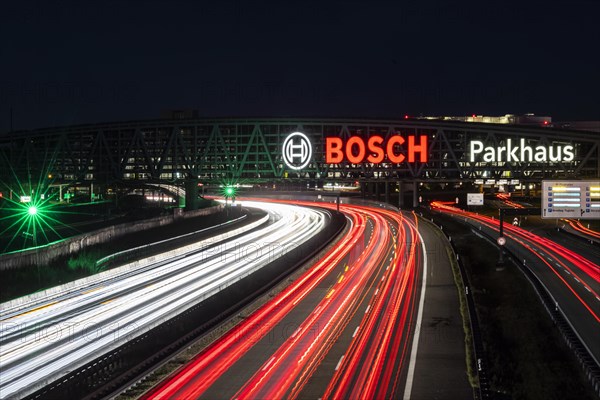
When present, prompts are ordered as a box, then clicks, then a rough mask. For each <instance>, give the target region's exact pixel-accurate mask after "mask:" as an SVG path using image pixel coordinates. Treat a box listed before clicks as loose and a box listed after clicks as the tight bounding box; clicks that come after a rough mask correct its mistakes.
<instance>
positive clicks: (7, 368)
mask: <svg viewBox="0 0 600 400" xmlns="http://www.w3.org/2000/svg"><path fill="white" fill-rule="evenodd" d="M245 205H246V206H248V207H258V208H263V209H265V211H267V213H268V219H270V222H271V223H269V224H263V225H261V226H260V227H257V228H256V229H255V230H252V231H249V232H246V233H244V234H242V235H240V236H237V237H235V238H234V239H232V240H229V241H225V242H224V243H223V244H222V246H225V247H227V248H228V249H229V250H227V251H222V249H223V247H219V249H220V250H219V251H215V250H214V247H199V248H198V251H196V252H194V253H190V254H186V255H181V256H179V257H174V259H173V260H172V261H169V262H161V263H159V264H157V265H153V264H150V265H146V266H145V267H143V268H140V269H139V270H136V271H135V272H134V273H131V272H130V271H128V272H127V273H124V274H123V275H122V276H118V277H115V278H114V279H111V280H109V281H104V282H101V283H98V284H95V285H92V286H87V285H86V286H75V287H74V286H72V285H71V286H69V287H68V288H65V290H64V291H63V292H61V293H60V294H59V295H57V296H55V297H53V298H52V299H46V298H45V299H38V300H34V301H29V302H20V303H19V302H11V303H3V304H2V305H0V370H1V371H2V379H1V382H0V397H2V398H5V397H9V396H17V397H22V396H25V395H27V394H29V393H32V392H34V391H36V390H37V389H40V388H41V387H43V386H45V385H47V384H48V383H50V382H52V381H55V380H57V379H59V378H60V377H61V376H64V375H65V374H67V373H68V372H70V371H72V370H75V369H77V368H79V367H80V366H83V365H85V364H86V363H88V362H90V361H91V360H94V359H96V358H97V357H99V356H101V355H102V354H103V353H106V352H108V351H110V350H112V349H114V348H116V347H118V346H120V345H121V344H123V343H124V342H126V341H128V340H131V339H133V338H134V337H136V336H139V335H141V334H143V333H144V332H146V331H148V330H149V329H150V328H151V327H153V326H156V325H158V324H160V323H162V322H164V321H166V320H168V319H169V318H171V317H173V316H174V315H177V314H178V313H180V312H182V311H184V310H185V309H187V308H188V307H190V306H191V305H193V304H197V303H198V302H200V301H202V300H203V299H206V298H208V297H210V296H212V295H213V294H215V293H217V292H219V291H220V290H222V289H223V288H225V287H228V286H229V285H231V284H233V283H234V282H236V281H238V280H240V279H242V278H244V277H246V276H248V275H250V274H251V273H253V272H254V271H256V270H258V269H259V268H261V267H262V266H264V265H266V264H268V263H269V262H271V261H273V259H274V258H276V257H279V256H281V255H284V251H285V249H291V248H294V247H296V246H299V245H300V244H302V243H304V242H305V241H307V240H308V239H309V238H310V237H312V236H313V235H314V234H315V233H316V232H319V231H320V230H321V229H323V227H324V224H325V223H326V221H327V218H328V217H327V212H325V211H320V210H316V209H309V208H303V207H296V206H292V205H283V204H267V205H266V204H263V203H253V202H248V203H246V204H245ZM265 222H266V221H265ZM273 244H276V246H275V247H273Z"/></svg>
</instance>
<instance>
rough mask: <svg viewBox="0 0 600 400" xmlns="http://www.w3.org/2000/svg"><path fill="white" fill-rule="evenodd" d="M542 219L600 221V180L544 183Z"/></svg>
mask: <svg viewBox="0 0 600 400" xmlns="http://www.w3.org/2000/svg"><path fill="white" fill-rule="evenodd" d="M542 218H580V219H600V180H597V181H542Z"/></svg>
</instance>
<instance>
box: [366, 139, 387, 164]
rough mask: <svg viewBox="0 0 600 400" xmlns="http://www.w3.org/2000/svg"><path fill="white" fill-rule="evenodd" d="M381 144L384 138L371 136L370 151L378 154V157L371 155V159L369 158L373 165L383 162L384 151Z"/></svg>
mask: <svg viewBox="0 0 600 400" xmlns="http://www.w3.org/2000/svg"><path fill="white" fill-rule="evenodd" d="M381 143H383V138H382V137H381V136H371V137H370V138H369V141H368V142H367V145H368V147H369V151H370V152H371V153H375V154H377V155H376V156H373V154H370V155H369V157H367V160H369V162H372V163H373V164H379V163H380V162H382V161H383V149H382V148H381Z"/></svg>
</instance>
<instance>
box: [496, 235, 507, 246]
mask: <svg viewBox="0 0 600 400" xmlns="http://www.w3.org/2000/svg"><path fill="white" fill-rule="evenodd" d="M497 242H498V246H504V245H505V244H506V238H505V237H504V236H500V237H499V238H498V240H497Z"/></svg>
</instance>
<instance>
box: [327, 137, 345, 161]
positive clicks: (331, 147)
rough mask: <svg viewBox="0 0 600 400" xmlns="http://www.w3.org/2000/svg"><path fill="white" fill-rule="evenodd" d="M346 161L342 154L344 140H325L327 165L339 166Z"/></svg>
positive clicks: (333, 138)
mask: <svg viewBox="0 0 600 400" xmlns="http://www.w3.org/2000/svg"><path fill="white" fill-rule="evenodd" d="M343 160H344V154H343V153H342V139H340V138H338V137H328V138H326V139H325V163H327V164H339V163H341V162H342V161H343Z"/></svg>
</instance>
